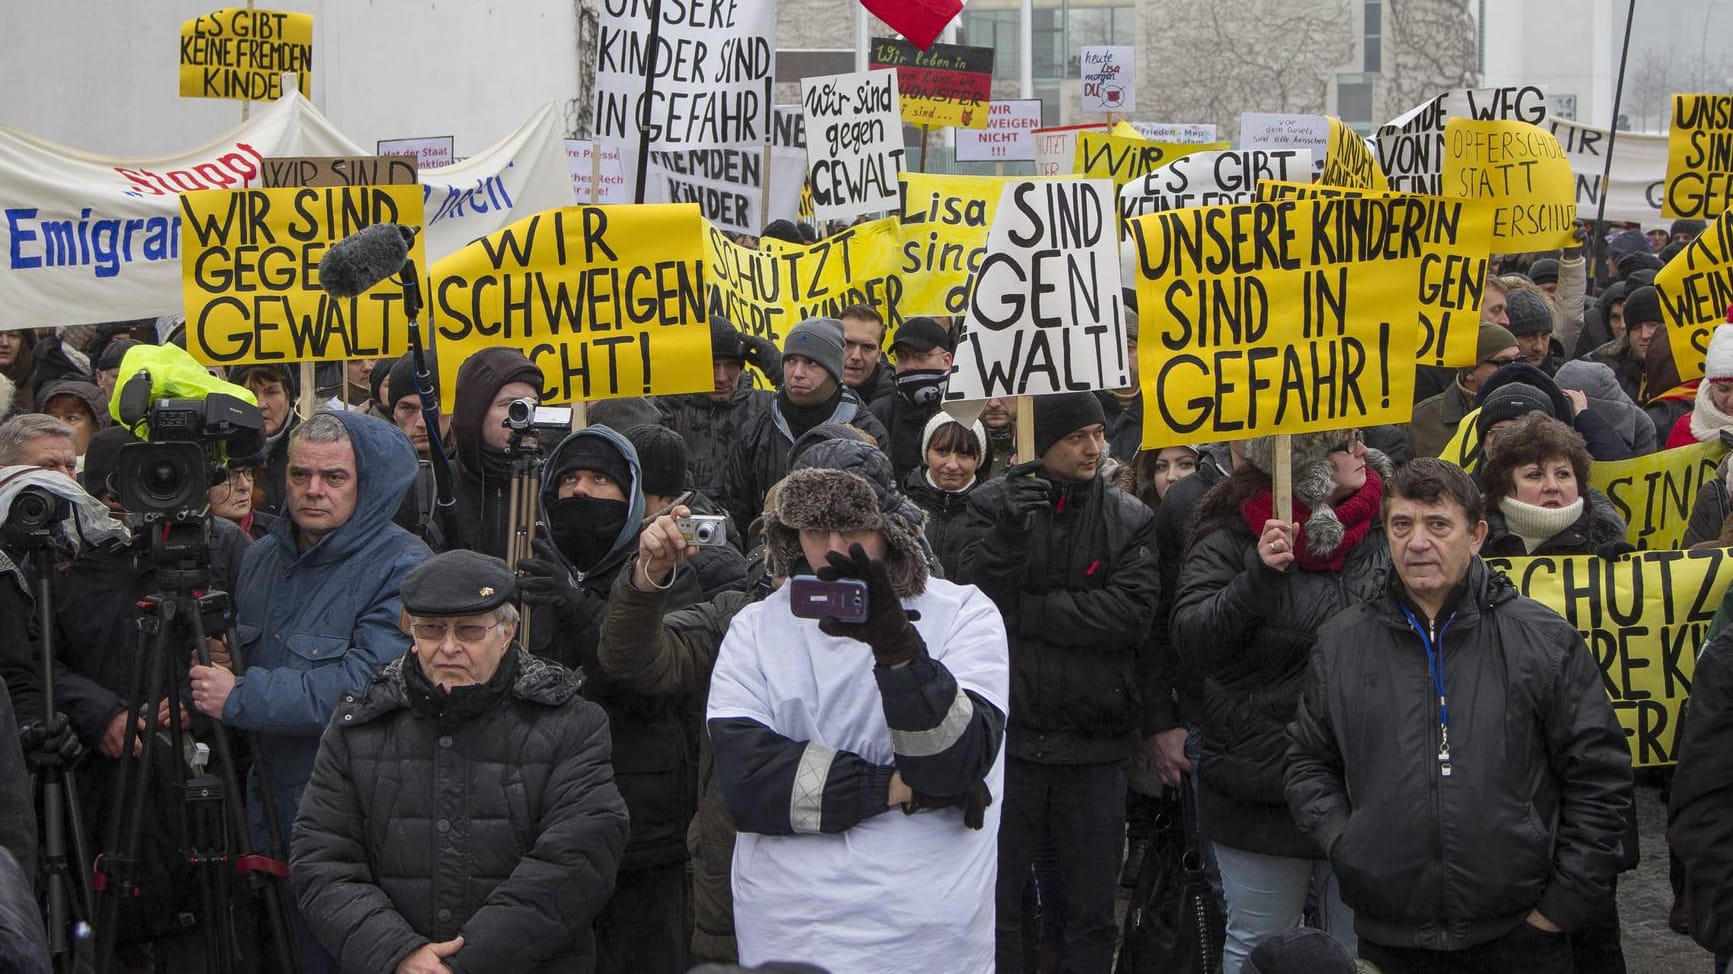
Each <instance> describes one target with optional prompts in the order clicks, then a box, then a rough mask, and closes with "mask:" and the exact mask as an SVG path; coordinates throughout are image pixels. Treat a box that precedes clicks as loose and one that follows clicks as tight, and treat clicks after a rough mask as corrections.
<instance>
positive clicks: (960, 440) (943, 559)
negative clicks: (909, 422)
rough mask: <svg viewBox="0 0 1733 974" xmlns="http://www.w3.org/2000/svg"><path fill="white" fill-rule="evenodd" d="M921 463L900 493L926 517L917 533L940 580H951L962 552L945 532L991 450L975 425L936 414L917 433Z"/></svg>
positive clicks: (981, 429) (987, 463) (983, 430)
mask: <svg viewBox="0 0 1733 974" xmlns="http://www.w3.org/2000/svg"><path fill="white" fill-rule="evenodd" d="M921 458H922V462H921V465H920V467H919V468H918V469H915V470H911V471H909V473H908V476H906V477H904V478H903V493H904V494H906V495H908V498H909V500H912V501H914V502H915V503H916V504H918V505H919V506H920V508H921V510H923V511H925V512H926V520H925V522H924V523H923V524H922V526H921V530H922V532H923V533H924V534H925V535H926V538H927V544H928V545H930V546H931V547H932V549H933V551H934V552H936V553H937V554H938V556H939V564H940V565H942V566H943V567H944V569H945V577H946V578H956V577H957V573H958V571H960V570H961V567H962V566H961V561H962V557H963V552H962V549H961V548H960V547H958V545H957V544H956V543H955V539H953V538H952V537H951V534H952V530H951V529H952V528H953V527H954V526H955V524H954V522H956V521H957V519H958V518H959V517H960V516H961V515H962V513H963V511H964V510H965V509H966V508H967V507H968V503H969V495H970V494H971V493H973V492H974V490H975V488H976V487H979V486H980V485H981V480H982V477H981V475H982V474H984V473H986V471H987V468H988V467H990V466H991V465H992V462H993V448H992V447H991V446H990V445H989V444H988V443H987V430H986V428H984V427H983V426H982V425H981V424H980V422H979V421H977V422H975V423H974V424H972V425H970V426H964V425H963V424H962V423H959V422H957V421H956V420H954V419H952V418H951V417H950V416H948V415H946V414H945V413H944V411H942V410H941V411H939V412H937V413H934V414H933V416H932V418H931V419H929V420H927V425H926V428H925V429H923V430H922V431H921Z"/></svg>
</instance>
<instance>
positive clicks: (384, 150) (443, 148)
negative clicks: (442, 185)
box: [377, 135, 457, 169]
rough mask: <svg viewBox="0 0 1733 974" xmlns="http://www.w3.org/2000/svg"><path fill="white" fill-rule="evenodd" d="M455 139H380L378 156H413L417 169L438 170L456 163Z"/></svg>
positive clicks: (441, 136)
mask: <svg viewBox="0 0 1733 974" xmlns="http://www.w3.org/2000/svg"><path fill="white" fill-rule="evenodd" d="M456 150H457V139H456V138H455V137H453V136H450V135H436V136H433V137H431V138H426V139H380V140H379V148H378V150H377V154H378V155H382V156H414V157H415V165H416V167H417V168H418V169H438V168H440V167H441V166H449V165H451V164H452V163H453V162H455V161H457V151H456Z"/></svg>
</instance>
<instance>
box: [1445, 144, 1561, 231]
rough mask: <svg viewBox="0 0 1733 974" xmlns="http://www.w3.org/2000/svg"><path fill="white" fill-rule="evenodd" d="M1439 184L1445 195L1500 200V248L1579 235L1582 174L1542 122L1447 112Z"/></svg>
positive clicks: (1496, 217) (1497, 227)
mask: <svg viewBox="0 0 1733 974" xmlns="http://www.w3.org/2000/svg"><path fill="white" fill-rule="evenodd" d="M1439 187H1440V188H1441V189H1442V191H1443V193H1444V195H1445V196H1453V197H1457V198H1460V199H1470V200H1472V199H1483V200H1492V201H1494V202H1495V203H1496V204H1497V209H1496V212H1495V213H1494V215H1493V222H1492V245H1493V249H1494V250H1497V251H1499V252H1501V253H1524V252H1527V251H1534V250H1550V249H1552V248H1554V247H1569V246H1571V245H1572V244H1573V243H1574V242H1575V241H1574V239H1573V236H1572V235H1573V234H1575V233H1576V222H1577V186H1576V176H1575V175H1574V174H1573V173H1572V172H1571V164H1570V160H1569V159H1568V158H1567V157H1566V156H1565V152H1564V149H1563V148H1562V147H1561V146H1560V145H1559V144H1558V139H1556V138H1554V137H1553V134H1552V133H1551V132H1548V131H1547V130H1546V129H1543V128H1541V127H1539V126H1537V125H1530V124H1529V123H1527V122H1515V121H1498V120H1494V121H1484V122H1483V121H1479V120H1476V119H1471V118H1452V119H1449V120H1448V121H1446V122H1445V123H1444V170H1443V174H1442V175H1441V177H1440V179H1439Z"/></svg>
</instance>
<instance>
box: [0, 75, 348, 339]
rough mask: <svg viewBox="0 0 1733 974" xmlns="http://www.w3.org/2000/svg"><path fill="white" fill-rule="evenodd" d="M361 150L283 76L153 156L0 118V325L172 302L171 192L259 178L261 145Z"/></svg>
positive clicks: (318, 152) (52, 321)
mask: <svg viewBox="0 0 1733 974" xmlns="http://www.w3.org/2000/svg"><path fill="white" fill-rule="evenodd" d="M364 154H365V153H364V152H363V151H362V150H361V148H360V147H359V146H357V145H355V144H354V143H353V142H350V141H349V140H348V139H346V138H344V137H343V136H342V134H341V133H339V132H338V131H337V130H336V129H335V128H333V127H332V126H331V123H329V122H327V121H326V120H325V119H324V118H323V117H322V116H321V115H320V114H319V113H318V111H316V110H315V109H314V108H313V105H312V103H311V102H309V101H307V100H306V99H305V98H303V97H301V95H300V94H299V93H298V92H296V91H295V90H294V89H293V88H291V89H290V91H289V94H288V95H286V96H285V97H283V98H280V99H278V100H277V101H275V102H263V103H257V102H256V103H254V106H253V113H252V118H251V119H249V120H248V121H246V122H243V123H241V124H240V125H239V126H237V127H235V128H233V129H230V130H229V131H228V132H226V133H224V134H223V135H222V136H220V137H218V138H216V139H213V140H212V141H210V142H207V143H205V144H204V145H200V146H196V147H194V148H191V149H187V150H185V151H183V152H178V153H175V154H174V155H170V156H162V157H158V158H154V159H120V158H111V157H107V156H99V155H96V154H94V153H89V152H83V151H80V150H78V149H69V148H67V147H65V146H60V145H55V144H53V143H51V142H46V141H43V140H41V139H38V138H36V137H34V136H31V135H26V134H24V133H22V132H18V131H15V130H12V129H8V128H3V127H0V255H4V263H3V264H0V328H5V329H9V328H28V327H36V326H41V325H73V324H85V323H89V322H99V321H116V320H120V319H123V318H148V317H152V316H156V315H166V314H176V313H178V312H180V310H181V307H182V298H181V262H180V236H181V228H180V223H181V216H180V198H179V197H180V194H181V193H182V192H185V191H190V190H198V189H238V188H240V187H243V186H256V185H259V181H260V177H261V175H262V172H261V168H260V160H262V159H263V158H265V157H266V156H341V155H364Z"/></svg>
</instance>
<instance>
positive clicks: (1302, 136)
mask: <svg viewBox="0 0 1733 974" xmlns="http://www.w3.org/2000/svg"><path fill="white" fill-rule="evenodd" d="M1240 148H1242V149H1306V150H1308V151H1310V152H1311V153H1312V164H1313V166H1315V167H1316V168H1318V169H1322V168H1324V156H1325V155H1326V154H1327V153H1328V152H1329V150H1330V117H1329V116H1328V115H1292V114H1282V113H1278V112H1246V113H1245V114H1243V115H1241V116H1240Z"/></svg>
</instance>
